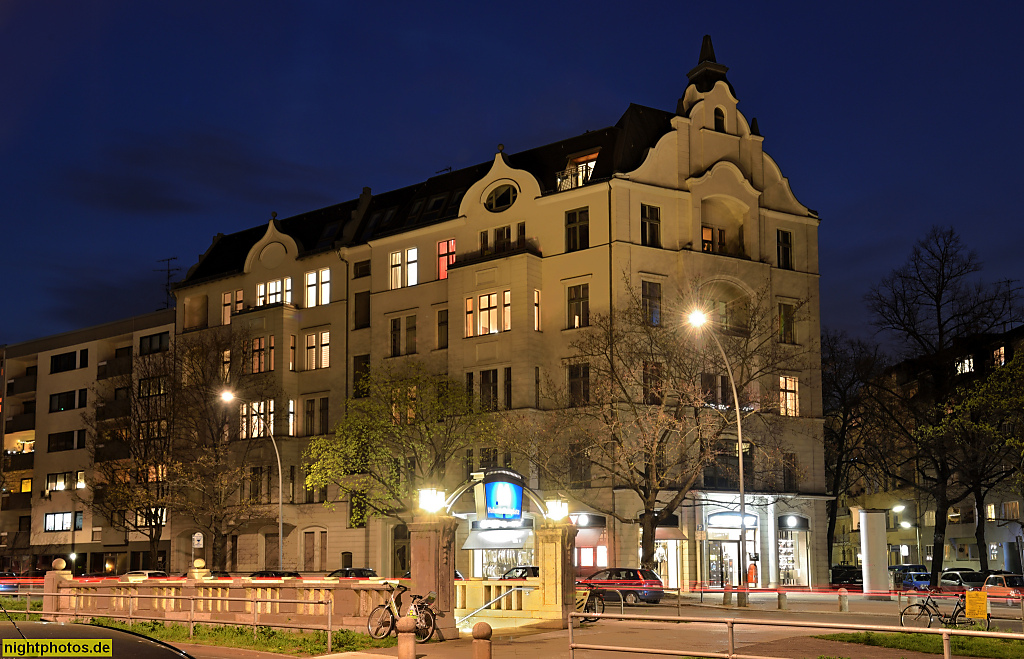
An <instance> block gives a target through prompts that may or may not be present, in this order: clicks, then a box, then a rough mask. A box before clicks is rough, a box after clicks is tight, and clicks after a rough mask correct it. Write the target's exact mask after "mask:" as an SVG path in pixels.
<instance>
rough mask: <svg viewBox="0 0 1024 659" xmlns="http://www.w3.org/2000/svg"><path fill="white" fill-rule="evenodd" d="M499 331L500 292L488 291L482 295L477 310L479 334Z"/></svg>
mask: <svg viewBox="0 0 1024 659" xmlns="http://www.w3.org/2000/svg"><path fill="white" fill-rule="evenodd" d="M497 331H498V294H497V293H487V294H485V295H481V296H480V306H479V310H478V311H477V334H478V335H479V336H483V335H484V334H494V333H496V332H497Z"/></svg>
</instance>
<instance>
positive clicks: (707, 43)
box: [697, 34, 718, 64]
mask: <svg viewBox="0 0 1024 659" xmlns="http://www.w3.org/2000/svg"><path fill="white" fill-rule="evenodd" d="M717 61H718V60H716V59H715V47H714V46H712V45H711V35H710V34H705V35H704V40H703V41H702V42H701V43H700V59H698V60H697V64H702V63H704V62H717Z"/></svg>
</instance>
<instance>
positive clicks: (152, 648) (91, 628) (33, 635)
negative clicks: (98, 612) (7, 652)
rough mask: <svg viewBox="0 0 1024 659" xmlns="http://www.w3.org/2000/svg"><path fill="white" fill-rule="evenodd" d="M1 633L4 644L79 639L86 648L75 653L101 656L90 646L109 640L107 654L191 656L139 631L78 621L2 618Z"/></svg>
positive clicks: (161, 658)
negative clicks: (134, 631) (85, 651)
mask: <svg viewBox="0 0 1024 659" xmlns="http://www.w3.org/2000/svg"><path fill="white" fill-rule="evenodd" d="M0 637H2V638H3V641H4V644H5V645H6V644H7V643H10V642H12V641H13V642H17V641H24V640H29V641H37V640H61V641H64V640H75V641H82V642H83V643H84V644H85V645H86V646H87V647H88V650H89V651H88V653H84V654H82V655H78V656H103V655H102V654H100V653H95V652H93V647H94V646H95V644H96V643H99V642H102V641H104V640H109V641H111V646H110V649H109V650H107V651H106V656H108V657H109V656H114V657H133V659H191V657H192V655H190V654H188V653H186V652H185V651H184V650H179V649H178V648H176V647H174V646H173V645H170V644H168V643H164V642H162V641H157V640H155V639H152V638H148V637H146V636H142V635H141V634H135V633H132V632H127V631H123V630H120V629H112V628H110V627H101V626H99V625H84V624H80V623H70V622H43V621H37V620H23V621H19V622H18V623H17V626H15V623H13V622H9V621H7V620H4V621H3V622H2V623H0ZM27 656H31V655H27ZM65 656H71V655H65Z"/></svg>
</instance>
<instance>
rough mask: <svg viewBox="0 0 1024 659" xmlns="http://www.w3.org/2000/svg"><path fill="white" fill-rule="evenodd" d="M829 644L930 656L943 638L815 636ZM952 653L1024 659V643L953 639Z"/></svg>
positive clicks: (938, 651)
mask: <svg viewBox="0 0 1024 659" xmlns="http://www.w3.org/2000/svg"><path fill="white" fill-rule="evenodd" d="M814 638H822V639H825V640H827V641H842V642H843V643H860V644H861V645H874V646H877V647H883V648H892V649H894V650H911V651H914V652H925V653H928V654H942V636H940V635H938V634H914V633H904V634H897V633H885V634H880V633H877V632H853V633H848V634H824V635H822V636H815V637H814ZM949 642H950V648H951V650H952V651H953V654H955V655H957V656H960V657H991V658H992V659H1024V641H1016V640H1008V639H1002V638H982V637H976V636H952V637H950V639H949Z"/></svg>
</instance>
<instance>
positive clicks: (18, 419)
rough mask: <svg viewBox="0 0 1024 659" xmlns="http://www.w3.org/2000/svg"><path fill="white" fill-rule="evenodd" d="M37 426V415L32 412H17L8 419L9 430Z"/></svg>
mask: <svg viewBox="0 0 1024 659" xmlns="http://www.w3.org/2000/svg"><path fill="white" fill-rule="evenodd" d="M35 428H36V415H35V414H34V413H30V414H15V415H14V416H12V417H10V418H8V419H7V432H8V434H10V433H12V432H21V431H23V430H35Z"/></svg>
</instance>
